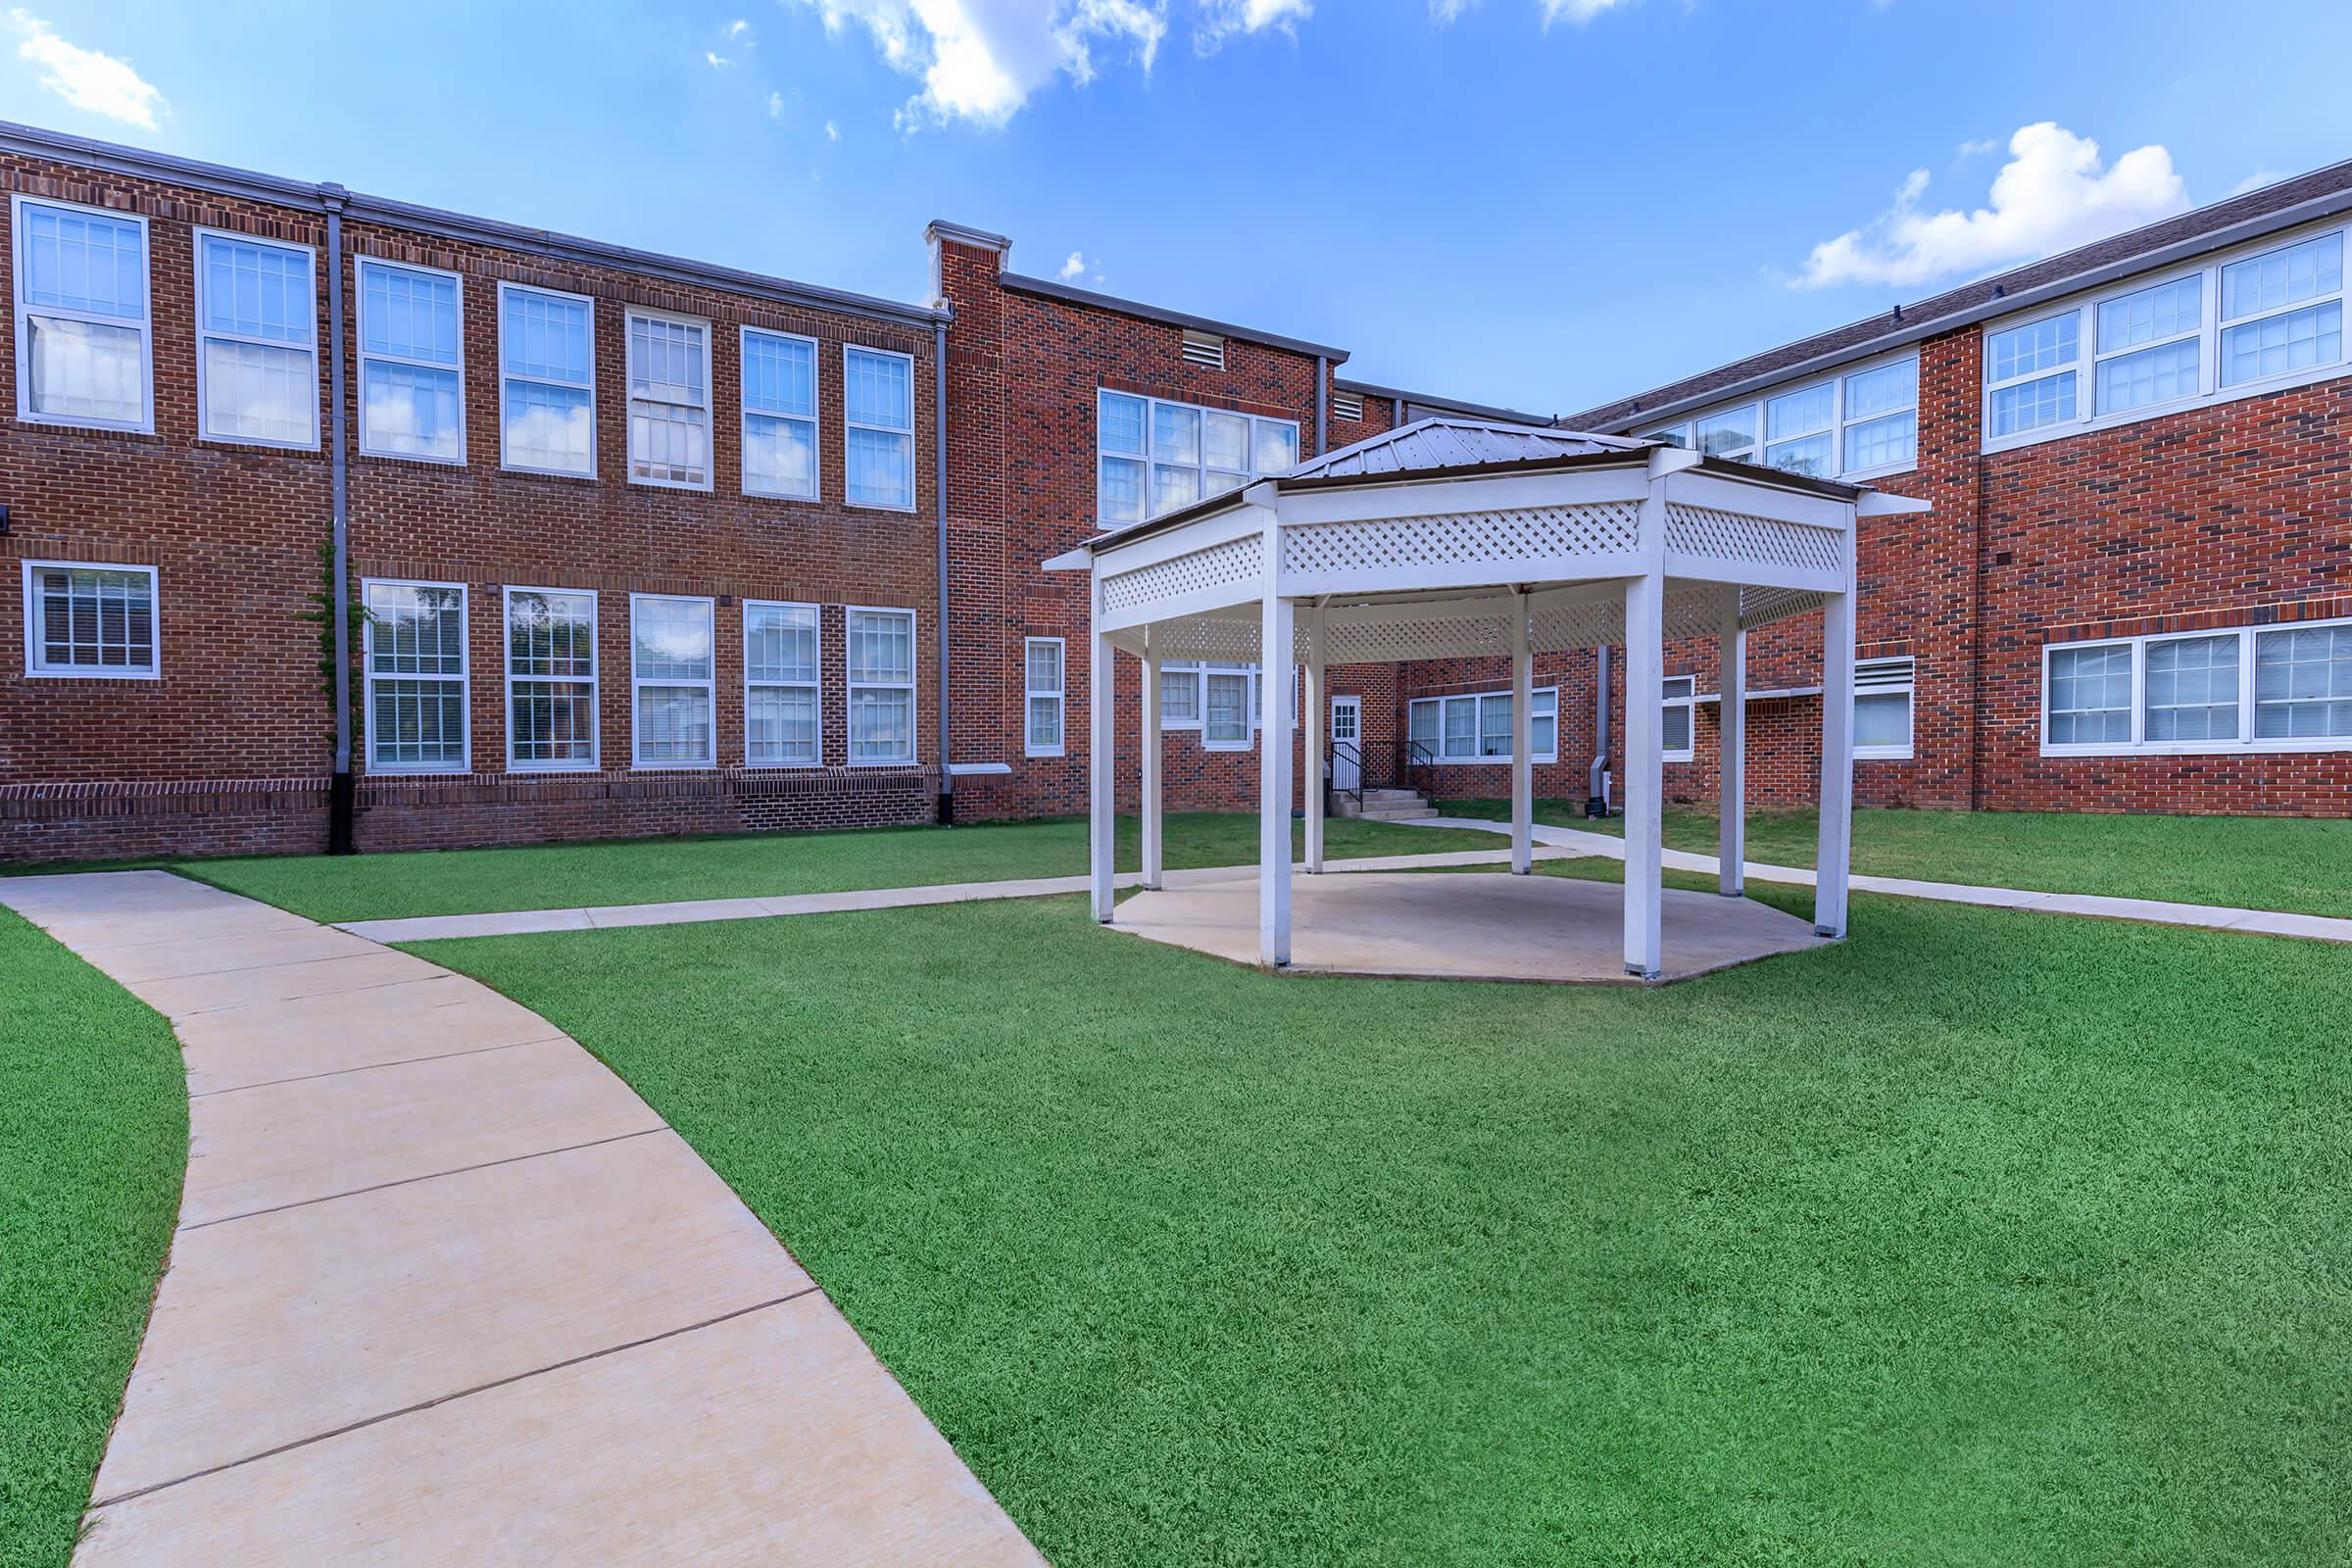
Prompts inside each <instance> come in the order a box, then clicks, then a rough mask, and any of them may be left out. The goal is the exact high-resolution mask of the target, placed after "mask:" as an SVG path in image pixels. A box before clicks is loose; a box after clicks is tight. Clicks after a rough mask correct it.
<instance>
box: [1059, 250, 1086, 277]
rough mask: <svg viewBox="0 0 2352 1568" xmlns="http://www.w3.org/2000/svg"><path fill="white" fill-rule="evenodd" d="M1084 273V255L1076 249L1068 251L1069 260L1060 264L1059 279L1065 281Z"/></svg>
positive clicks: (1081, 275)
mask: <svg viewBox="0 0 2352 1568" xmlns="http://www.w3.org/2000/svg"><path fill="white" fill-rule="evenodd" d="M1085 275H1086V257H1085V256H1084V255H1082V254H1081V253H1079V252H1077V251H1072V252H1070V255H1069V260H1067V261H1065V262H1063V263H1062V264H1061V280H1062V281H1063V282H1064V283H1067V282H1068V281H1069V280H1070V279H1071V278H1073V277H1083V276H1085Z"/></svg>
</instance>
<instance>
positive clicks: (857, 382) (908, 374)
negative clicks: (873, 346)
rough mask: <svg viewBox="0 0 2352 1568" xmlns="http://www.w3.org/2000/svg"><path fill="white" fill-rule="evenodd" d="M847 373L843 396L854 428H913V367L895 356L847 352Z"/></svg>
mask: <svg viewBox="0 0 2352 1568" xmlns="http://www.w3.org/2000/svg"><path fill="white" fill-rule="evenodd" d="M848 363H849V373H848V378H847V385H846V386H845V387H844V388H843V393H844V396H845V398H846V401H847V406H848V409H849V416H850V420H851V422H852V423H854V424H879V425H886V426H888V427H889V428H891V429H893V430H912V429H913V428H914V366H913V364H912V362H910V361H908V360H905V359H902V358H900V357H899V356H898V355H896V354H876V353H874V352H872V351H871V350H868V349H852V350H850V352H849V362H848Z"/></svg>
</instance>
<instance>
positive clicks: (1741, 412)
mask: <svg viewBox="0 0 2352 1568" xmlns="http://www.w3.org/2000/svg"><path fill="white" fill-rule="evenodd" d="M1697 429H1698V450H1699V451H1701V452H1703V453H1705V454H1706V455H1707V456H1709V457H1711V458H1726V457H1732V456H1734V455H1736V454H1740V453H1744V452H1745V451H1746V450H1747V449H1748V448H1749V447H1752V446H1754V445H1755V444H1756V410H1755V406H1754V405H1753V404H1750V405H1749V406H1748V407H1746V408H1743V409H1733V410H1731V411H1730V412H1728V413H1725V414H1715V415H1709V416H1708V417H1706V418H1703V419H1701V420H1699V421H1698V426H1697Z"/></svg>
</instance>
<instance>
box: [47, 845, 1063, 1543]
mask: <svg viewBox="0 0 2352 1568" xmlns="http://www.w3.org/2000/svg"><path fill="white" fill-rule="evenodd" d="M0 903H5V904H7V905H9V906H10V907H14V908H16V909H17V910H18V911H19V912H21V913H23V914H25V916H26V917H27V918H29V919H31V920H33V921H34V922H35V923H36V924H39V925H41V926H42V927H44V928H45V929H46V930H47V931H48V932H49V934H50V935H51V936H53V937H55V938H57V939H58V940H59V941H61V942H63V943H65V944H66V945H67V946H68V947H70V948H72V949H73V951H74V952H76V953H78V954H79V955H81V956H82V957H84V958H85V959H87V960H88V961H89V962H91V963H92V964H94V965H96V966H97V967H98V968H99V969H101V970H103V971H104V972H106V973H107V974H109V975H111V976H113V977H114V978H115V979H116V980H118V981H120V982H121V983H123V985H124V986H125V987H126V988H127V989H128V990H129V991H131V992H132V993H133V994H134V995H136V996H138V997H139V998H140V999H142V1000H143V1001H145V1002H147V1003H148V1004H149V1005H152V1006H154V1007H155V1008H156V1009H157V1010H159V1011H161V1012H163V1013H164V1014H165V1015H166V1016H168V1017H169V1018H170V1019H171V1020H172V1027H173V1029H174V1030H175V1031H176V1032H177V1033H178V1036H179V1039H180V1042H181V1045H182V1047H183V1049H184V1053H185V1057H186V1062H187V1068H188V1086H189V1094H190V1106H189V1109H190V1116H189V1132H190V1152H189V1156H190V1157H189V1162H188V1178H187V1188H186V1192H185V1194H184V1197H183V1199H182V1204H181V1211H180V1216H179V1229H178V1231H177V1233H176V1234H175V1235H174V1237H173V1239H172V1254H171V1258H170V1261H169V1263H168V1265H167V1268H166V1272H165V1275H164V1279H163V1284H162V1286H161V1288H160V1290H159V1291H158V1293H157V1299H156V1303H155V1309H154V1312H153V1315H152V1317H151V1319H150V1321H149V1324H148V1328H147V1335H146V1339H145V1341H144V1343H143V1344H142V1345H141V1347H140V1349H139V1355H138V1361H137V1364H136V1366H135V1368H134V1369H133V1371H132V1373H131V1378H130V1386H129V1390H128V1392H127V1394H126V1395H125V1397H124V1401H123V1414H122V1417H121V1419H120V1420H119V1422H118V1423H117V1425H116V1428H115V1432H114V1435H113V1438H112V1439H111V1441H110V1442H109V1444H108V1446H107V1451H106V1458H105V1460H104V1462H103V1464H102V1465H101V1466H100V1468H99V1472H98V1480H97V1486H96V1488H95V1491H94V1495H93V1500H92V1512H91V1515H90V1524H89V1529H88V1533H87V1535H86V1536H85V1538H84V1539H83V1541H82V1544H81V1545H80V1547H79V1548H78V1549H77V1551H76V1552H75V1555H74V1561H75V1563H76V1564H77V1565H83V1568H103V1565H110V1564H115V1563H126V1564H127V1563H137V1564H142V1565H170V1564H180V1563H186V1564H198V1563H204V1564H213V1563H228V1562H233V1563H238V1564H241V1565H260V1564H288V1565H294V1564H301V1565H306V1568H307V1565H311V1564H316V1563H321V1562H334V1563H337V1564H369V1563H383V1564H396V1563H397V1564H413V1563H419V1562H443V1561H452V1562H454V1561H464V1562H473V1563H533V1564H536V1563H541V1562H547V1561H596V1562H613V1563H622V1562H627V1563H639V1562H643V1563H655V1562H661V1563H669V1562H686V1561H691V1562H697V1563H776V1562H791V1563H798V1564H852V1563H856V1564H870V1563H941V1564H992V1565H993V1564H1024V1565H1035V1564H1039V1563H1042V1561H1043V1559H1042V1558H1041V1557H1040V1556H1039V1555H1038V1553H1037V1552H1036V1551H1035V1549H1034V1548H1032V1547H1031V1546H1030V1545H1029V1544H1028V1543H1027V1541H1025V1540H1024V1539H1023V1538H1022V1536H1021V1534H1020V1533H1019V1531H1018V1530H1017V1529H1015V1528H1014V1526H1013V1525H1012V1523H1011V1521H1010V1520H1009V1519H1008V1518H1006V1517H1005V1513H1004V1511H1003V1510H1002V1509H1000V1508H999V1507H998V1506H997V1504H996V1501H995V1499H993V1498H992V1497H990V1496H989V1495H988V1494H987V1493H986V1492H985V1491H984V1490H983V1489H982V1488H981V1486H980V1484H979V1483H978V1482H977V1481H976V1480H974V1479H973V1477H972V1475H971V1473H970V1472H969V1471H968V1470H967V1469H965V1467H964V1465H963V1463H962V1461H961V1460H960V1459H958V1458H957V1457H956V1453H955V1451H954V1450H953V1449H952V1448H951V1447H950V1446H948V1444H947V1442H946V1440H945V1439H943V1438H942V1437H941V1436H940V1435H939V1433H938V1432H937V1431H936V1430H935V1429H934V1428H933V1427H932V1426H931V1424H930V1422H929V1421H928V1420H927V1419H925V1417H924V1416H923V1414H922V1412H921V1411H920V1410H918V1409H917V1408H916V1407H915V1405H914V1403H913V1401H912V1400H911V1399H909V1398H908V1397H907V1395H906V1393H905V1391H903V1390H902V1389H900V1387H899V1386H898V1384H897V1382H896V1381H895V1380H894V1379H893V1378H892V1377H891V1375H890V1374H889V1372H888V1371H887V1370H886V1369H884V1368H883V1366H882V1365H881V1364H880V1363H879V1362H878V1361H876V1360H875V1359H874V1357H873V1355H872V1353H871V1352H870V1351H868V1350H867V1349H866V1348H865V1346H864V1345H863V1343H862V1342H861V1341H859V1340H858V1336H857V1334H856V1333H855V1332H854V1331H853V1330H852V1329H851V1328H850V1326H849V1324H848V1322H847V1321H846V1320H845V1319H844V1318H843V1317H842V1316H841V1314H840V1313H839V1312H838V1311H836V1310H835V1309H834V1307H833V1305H832V1303H831V1302H830V1301H828V1300H827V1299H825V1297H824V1296H823V1294H822V1293H821V1292H820V1291H819V1290H818V1288H817V1287H816V1285H815V1284H814V1283H813V1282H812V1281H810V1279H809V1276H808V1275H807V1274H806V1273H805V1272H804V1271H803V1270H802V1269H801V1267H800V1265H799V1264H798V1263H796V1262H795V1261H794V1260H793V1258H792V1257H791V1255H790V1254H789V1253H787V1252H786V1251H785V1250H784V1249H783V1248H782V1247H781V1246H779V1245H778V1244H777V1242H776V1240H775V1238H774V1237H773V1236H771V1235H769V1234H768V1232H767V1231H766V1229H765V1228H764V1227H762V1226H761V1225H760V1221H759V1220H758V1219H757V1218H756V1217H754V1215H753V1214H752V1213H751V1211H750V1210H749V1209H747V1208H746V1207H745V1206H744V1205H743V1203H742V1201H740V1200H739V1199H737V1198H736V1197H735V1195H734V1194H733V1192H731V1191H730V1190H729V1189H728V1188H727V1186H726V1185H725V1184H724V1183H723V1182H721V1181H720V1180H719V1179H718V1178H717V1177H716V1176H715V1175H714V1174H712V1172H711V1170H710V1168H709V1167H708V1166H706V1165H705V1164H704V1163H703V1162H702V1160H701V1159H700V1158H699V1157H697V1156H696V1154H695V1153H694V1152H693V1151H692V1150H691V1149H689V1148H687V1146H686V1145H685V1143H684V1142H683V1141H682V1140H681V1139H679V1137H678V1136H677V1135H676V1134H675V1133H673V1132H671V1131H670V1130H669V1129H668V1128H667V1127H666V1126H664V1125H663V1123H662V1119H661V1118H660V1117H658V1116H657V1115H655V1114H654V1112H653V1111H652V1110H651V1109H650V1108H649V1107H648V1106H647V1105H646V1104H645V1103H644V1102H643V1101H641V1100H639V1099H638V1098H637V1096H636V1095H635V1093H634V1092H632V1091H631V1090H630V1089H629V1088H628V1086H627V1085H626V1084H624V1083H622V1082H621V1081H620V1079H618V1078H617V1077H615V1076H614V1075H613V1073H612V1072H611V1071H609V1070H608V1069H607V1068H606V1067H605V1066H604V1065H603V1064H602V1063H600V1062H598V1061H597V1060H596V1059H595V1058H594V1057H593V1056H591V1055H590V1054H588V1053H587V1052H586V1051H585V1050H583V1049H582V1048H581V1047H580V1046H579V1045H577V1044H576V1043H574V1042H573V1041H572V1040H570V1039H569V1038H568V1037H566V1036H565V1035H564V1034H563V1033H561V1032H560V1031H558V1030H556V1029H555V1028H553V1027H552V1026H551V1025H549V1024H548V1023H547V1022H546V1021H545V1020H544V1019H542V1018H540V1017H539V1016H538V1015H537V1014H536V1013H533V1012H531V1011H530V1010H528V1009H527V1008H524V1007H522V1006H519V1005H516V1004H515V1003H513V1002H510V1001H508V1000H507V999H506V998H503V997H501V996H499V995H497V994H496V993H495V992H492V991H491V990H489V989H488V988H487V987H484V986H482V985H480V984H478V983H476V982H474V981H472V980H469V979H466V978H465V977H464V976H461V975H457V974H454V973H452V972H450V971H449V970H446V969H443V968H440V967H439V966H437V965H434V964H431V963H428V962H426V961H425V960H423V959H421V958H417V957H415V956H410V955H407V954H402V953H395V952H392V951H391V950H389V949H387V948H383V947H381V946H378V945H377V944H375V943H373V942H370V941H368V940H366V939H364V938H362V937H359V936H355V935H353V934H351V933H349V932H345V931H338V930H335V929H332V928H329V927H324V926H319V925H315V924H313V923H312V922H310V921H308V920H305V919H302V918H301V917H299V916H297V915H292V914H288V913H286V912H284V911H282V910H279V909H276V908H272V907H270V906H267V905H263V904H257V903H255V902H253V901H251V900H248V899H242V898H238V897H236V896H235V895H233V894H228V893H223V892H220V891H218V890H216V889H212V888H208V887H204V886H201V885H199V884H197V883H194V882H189V881H184V880H182V879H180V878H178V877H175V876H172V875H169V874H167V873H164V872H111V873H94V874H85V875H71V876H55V877H23V878H10V879H7V880H4V881H0Z"/></svg>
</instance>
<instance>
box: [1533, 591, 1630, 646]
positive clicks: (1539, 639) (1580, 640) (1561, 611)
mask: <svg viewBox="0 0 2352 1568" xmlns="http://www.w3.org/2000/svg"><path fill="white" fill-rule="evenodd" d="M1527 628H1528V641H1529V642H1530V643H1531V644H1533V645H1534V647H1535V649H1536V651H1537V652H1538V653H1545V654H1556V653H1558V652H1559V651H1560V650H1562V649H1564V648H1598V647H1599V646H1601V645H1602V644H1603V643H1621V642H1623V641H1625V606H1624V605H1623V604H1621V603H1619V602H1618V601H1616V600H1613V599H1612V600H1603V601H1596V602H1594V603H1593V604H1588V605H1554V606H1552V607H1551V608H1549V609H1545V610H1538V611H1537V612H1536V613H1534V614H1532V615H1530V616H1528V618H1527Z"/></svg>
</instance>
